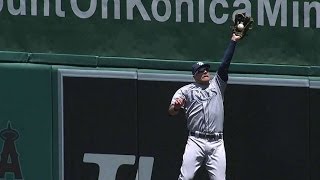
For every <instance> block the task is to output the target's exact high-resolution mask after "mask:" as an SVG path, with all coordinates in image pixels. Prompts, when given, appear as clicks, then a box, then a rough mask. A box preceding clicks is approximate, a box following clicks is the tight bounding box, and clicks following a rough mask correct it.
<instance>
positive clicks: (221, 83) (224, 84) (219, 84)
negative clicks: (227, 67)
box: [212, 74, 227, 97]
mask: <svg viewBox="0 0 320 180" xmlns="http://www.w3.org/2000/svg"><path fill="white" fill-rule="evenodd" d="M212 81H213V84H215V86H216V87H218V88H219V90H220V92H221V95H222V97H223V95H224V91H225V89H226V87H227V82H226V81H224V80H223V79H221V78H220V76H218V74H216V75H215V76H214V77H213V79H212Z"/></svg>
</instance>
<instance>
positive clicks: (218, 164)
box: [178, 135, 226, 180]
mask: <svg viewBox="0 0 320 180" xmlns="http://www.w3.org/2000/svg"><path fill="white" fill-rule="evenodd" d="M202 164H204V165H205V166H206V169H207V171H208V173H209V178H210V180H225V176H226V154H225V148H224V141H223V139H219V140H213V139H203V138H199V137H194V136H190V135H189V137H188V141H187V144H186V148H185V152H184V154H183V161H182V166H181V169H180V176H179V178H178V180H192V179H193V177H194V176H195V173H196V171H197V170H198V169H199V168H200V166H201V165H202Z"/></svg>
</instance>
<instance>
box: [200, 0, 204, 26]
mask: <svg viewBox="0 0 320 180" xmlns="http://www.w3.org/2000/svg"><path fill="white" fill-rule="evenodd" d="M199 22H200V23H204V0H199Z"/></svg>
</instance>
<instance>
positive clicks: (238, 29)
mask: <svg viewBox="0 0 320 180" xmlns="http://www.w3.org/2000/svg"><path fill="white" fill-rule="evenodd" d="M253 22H254V21H253V18H252V17H249V16H246V14H245V13H242V14H236V15H235V18H234V24H233V26H232V33H234V34H236V35H237V36H241V39H242V38H243V37H244V36H245V35H246V34H247V32H248V30H249V29H252V23H253Z"/></svg>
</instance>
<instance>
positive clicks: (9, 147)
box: [0, 122, 23, 179]
mask: <svg viewBox="0 0 320 180" xmlns="http://www.w3.org/2000/svg"><path fill="white" fill-rule="evenodd" d="M0 137H1V139H2V140H3V141H4V143H3V147H2V151H1V160H0V178H1V179H2V178H5V175H6V173H9V172H10V173H13V174H14V177H15V179H23V177H22V173H21V167H20V163H19V157H18V156H19V155H18V153H17V150H16V145H15V143H14V142H15V141H16V140H17V139H18V138H19V133H18V132H17V131H16V130H14V129H12V128H11V123H10V122H9V123H8V126H7V128H6V129H2V130H1V131H0Z"/></svg>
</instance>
